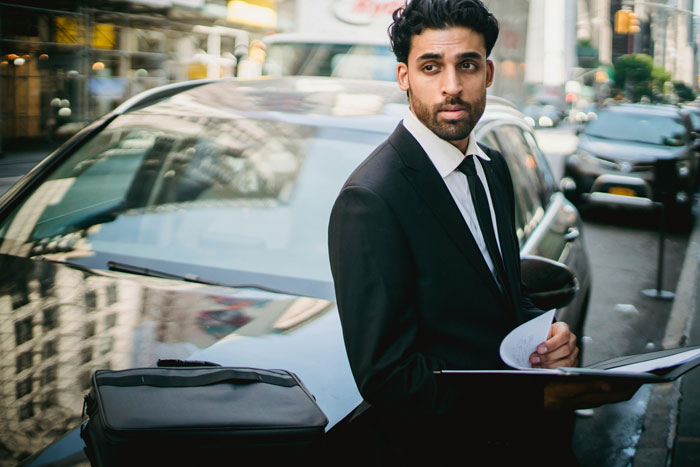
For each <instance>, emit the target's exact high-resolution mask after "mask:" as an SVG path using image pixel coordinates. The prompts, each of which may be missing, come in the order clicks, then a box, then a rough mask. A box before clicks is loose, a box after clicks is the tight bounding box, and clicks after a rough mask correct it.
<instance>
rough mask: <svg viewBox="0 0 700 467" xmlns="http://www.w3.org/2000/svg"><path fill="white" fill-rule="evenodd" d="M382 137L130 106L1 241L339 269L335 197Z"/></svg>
mask: <svg viewBox="0 0 700 467" xmlns="http://www.w3.org/2000/svg"><path fill="white" fill-rule="evenodd" d="M383 138H385V134H384V133H371V132H366V131H360V130H348V129H341V128H317V127H312V126H303V125H295V124H289V123H284V122H279V121H272V120H250V119H246V118H218V117H208V118H207V117H201V116H200V117H196V121H183V117H181V116H175V115H157V117H155V118H154V116H152V115H148V116H145V115H140V114H139V113H138V112H137V113H133V114H126V115H123V116H120V117H118V118H117V119H116V120H115V121H114V122H112V123H111V124H110V126H109V127H107V128H106V129H105V130H103V131H102V132H101V133H100V134H99V135H98V136H97V137H95V138H94V139H93V140H91V141H89V142H88V143H87V144H85V145H84V146H82V147H81V148H80V149H79V150H78V151H77V152H76V153H74V154H73V155H72V156H71V157H70V158H69V159H68V160H67V161H66V162H65V163H63V164H62V165H61V166H60V167H59V168H58V169H57V170H56V171H55V172H54V173H53V174H52V175H51V176H50V177H49V178H48V179H47V180H46V181H45V182H44V183H43V184H42V185H41V186H40V188H39V189H38V190H36V191H35V192H34V193H33V194H32V196H30V197H29V198H28V201H26V202H25V203H23V204H22V205H21V206H20V208H19V209H17V210H16V211H15V213H14V214H13V215H12V216H10V217H9V218H8V219H7V220H6V221H5V223H4V224H3V225H1V226H0V234H2V237H3V239H2V244H0V252H2V253H11V254H16V255H20V256H37V255H41V256H44V257H47V258H49V259H68V260H70V259H71V258H80V257H88V256H92V255H94V254H95V253H104V254H111V253H114V254H120V255H128V256H131V257H136V258H150V259H165V260H171V261H177V262H178V263H184V264H195V265H206V266H215V267H221V268H226V269H238V270H245V271H251V272H257V273H263V274H275V275H281V276H290V277H299V278H308V279H314V280H321V281H330V270H329V266H328V261H327V250H326V244H327V241H326V231H327V219H328V217H329V214H330V209H331V206H332V203H333V201H334V199H335V196H336V195H337V193H338V191H339V189H340V187H341V186H342V183H343V182H344V181H345V179H346V178H347V176H348V175H349V173H350V172H351V171H352V169H353V168H354V167H355V166H356V165H357V164H358V163H359V162H360V161H361V160H362V159H363V158H364V157H366V155H367V154H369V153H370V152H371V150H372V148H373V147H374V146H375V145H376V144H378V143H379V142H380V141H381V140H382V139H383ZM14 219H17V222H15V221H14ZM212 279H214V278H212Z"/></svg>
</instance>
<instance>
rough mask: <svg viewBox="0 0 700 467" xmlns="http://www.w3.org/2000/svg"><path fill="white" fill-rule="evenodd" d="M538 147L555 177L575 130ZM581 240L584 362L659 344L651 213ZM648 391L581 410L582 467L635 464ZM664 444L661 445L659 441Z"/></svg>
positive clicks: (670, 278) (10, 176)
mask: <svg viewBox="0 0 700 467" xmlns="http://www.w3.org/2000/svg"><path fill="white" fill-rule="evenodd" d="M537 138H538V142H539V144H540V146H541V148H542V150H543V152H544V153H545V154H546V156H547V158H548V161H549V163H550V165H551V168H552V170H553V171H554V173H555V175H556V176H557V178H559V177H560V176H561V173H562V164H563V158H564V156H565V155H566V154H568V153H570V152H571V151H573V150H574V148H575V145H576V136H575V131H574V128H573V127H572V126H569V125H564V126H561V127H557V128H553V129H548V130H538V131H537ZM48 152H50V148H49V147H46V148H39V147H37V148H29V149H28V150H27V151H23V152H18V153H16V154H15V153H12V154H5V155H4V156H3V157H2V158H0V193H3V192H4V191H6V190H7V189H8V188H9V187H10V186H11V184H12V183H13V182H14V181H15V180H16V179H18V178H19V176H20V175H21V174H23V173H25V172H26V171H28V170H29V169H30V168H31V166H33V165H34V164H36V163H37V162H38V161H39V160H40V159H41V158H42V157H43V156H44V155H45V154H48ZM582 214H583V217H584V232H583V234H584V239H585V242H586V246H587V249H588V252H589V256H590V261H591V267H592V274H593V287H592V294H591V302H590V305H589V311H588V319H587V323H586V327H585V332H584V335H583V336H579V337H580V338H581V339H582V341H583V343H584V347H585V351H584V356H583V364H584V365H585V364H592V363H595V362H598V361H601V360H605V359H608V358H612V357H616V356H620V355H625V354H633V353H639V352H643V351H645V350H654V349H659V348H660V347H661V343H662V341H663V339H664V333H665V331H666V325H667V322H668V320H669V315H670V313H671V309H672V306H673V301H661V300H657V299H654V298H649V297H647V296H645V295H644V294H643V293H642V290H644V289H655V288H656V285H657V255H658V247H659V234H658V230H657V223H656V219H654V218H653V217H651V216H649V215H648V214H642V213H633V212H620V211H593V210H583V212H582ZM687 246H688V234H667V237H666V243H665V261H664V274H663V277H662V288H663V289H665V290H670V291H675V288H676V285H677V283H678V279H679V275H680V271H681V266H682V264H683V261H684V258H685V255H686V249H687ZM651 393H652V391H651V387H650V386H649V385H647V386H643V387H642V388H641V389H640V390H639V391H638V392H637V394H636V395H635V397H634V398H632V399H631V400H630V401H628V402H624V403H619V404H612V405H607V406H604V407H600V408H596V409H594V410H592V411H581V412H580V414H579V416H578V417H577V420H576V429H575V433H574V449H575V451H576V453H577V455H578V457H579V460H580V462H581V464H582V465H584V466H587V465H599V466H604V467H618V466H619V467H622V466H628V465H632V464H633V463H634V460H635V453H636V449H637V443H638V441H639V439H640V434H641V432H642V423H643V420H644V415H645V413H646V409H647V406H648V403H649V400H650V397H651ZM658 443H659V447H662V445H663V440H659V441H658Z"/></svg>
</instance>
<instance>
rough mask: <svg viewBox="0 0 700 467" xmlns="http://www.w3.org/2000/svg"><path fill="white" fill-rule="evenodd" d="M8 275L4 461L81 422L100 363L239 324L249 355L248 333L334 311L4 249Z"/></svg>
mask: <svg viewBox="0 0 700 467" xmlns="http://www.w3.org/2000/svg"><path fill="white" fill-rule="evenodd" d="M0 279H2V280H0V283H2V284H4V285H5V286H4V287H2V288H0V346H1V348H2V355H3V359H2V363H1V364H0V370H2V374H3V379H2V385H3V390H4V394H5V395H9V394H11V395H12V397H3V399H2V400H3V403H2V404H0V419H1V420H2V421H3V427H2V430H0V446H1V447H2V453H3V456H4V457H3V461H2V462H0V464H1V465H19V464H21V461H22V460H26V459H25V458H26V456H27V455H28V453H33V452H37V451H39V450H41V449H43V448H45V447H46V446H48V445H50V444H51V443H53V442H55V441H56V440H57V439H59V438H61V437H62V436H63V435H64V434H65V433H67V432H69V431H71V430H73V429H74V428H75V427H76V426H77V425H79V424H80V422H81V420H82V416H81V408H82V406H83V400H82V398H83V395H84V394H86V393H87V392H88V391H89V389H90V379H91V376H92V374H93V372H94V371H95V370H97V369H113V370H120V369H125V368H132V367H143V366H153V365H155V363H156V362H157V361H158V359H187V358H189V357H190V356H191V355H192V354H193V353H195V352H197V351H199V349H203V348H207V347H209V346H211V345H213V344H214V343H216V342H217V341H219V340H220V339H222V338H227V337H230V338H233V337H234V334H233V333H234V332H235V336H236V337H237V340H236V342H235V344H232V345H229V347H228V350H229V352H230V353H232V354H233V353H235V352H236V351H237V352H239V353H240V354H241V355H249V354H247V353H246V352H245V351H244V349H245V346H246V345H253V344H251V343H249V341H246V340H245V339H241V338H240V336H254V337H262V336H268V337H269V336H271V335H274V336H278V337H280V338H285V339H286V338H290V339H294V333H295V331H297V330H300V329H302V328H305V329H308V328H309V327H312V325H313V324H318V323H319V319H320V318H322V317H323V316H324V315H326V313H327V312H328V311H330V310H331V309H332V303H330V302H328V301H326V300H316V299H310V298H300V297H292V296H280V295H274V294H268V293H264V292H258V291H251V290H232V289H228V288H221V287H208V286H201V285H197V284H183V283H179V284H177V287H173V286H172V284H169V283H168V281H164V280H159V279H145V278H139V280H138V281H133V280H129V279H125V278H124V276H122V275H114V274H111V273H104V274H100V275H96V274H90V273H86V272H84V271H82V270H79V269H74V268H71V267H66V266H64V265H57V264H54V263H50V262H46V261H28V260H26V259H23V258H15V257H11V256H6V255H0ZM266 349H267V350H268V351H270V352H274V346H273V347H269V346H268V347H266ZM270 349H273V350H270ZM251 358H252V357H251ZM29 434H31V436H30V435H29Z"/></svg>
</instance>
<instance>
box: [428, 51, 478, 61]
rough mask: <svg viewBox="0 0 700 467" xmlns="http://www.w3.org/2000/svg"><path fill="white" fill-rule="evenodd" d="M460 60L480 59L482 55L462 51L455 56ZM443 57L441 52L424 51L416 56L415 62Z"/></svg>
mask: <svg viewBox="0 0 700 467" xmlns="http://www.w3.org/2000/svg"><path fill="white" fill-rule="evenodd" d="M457 57H458V58H459V59H460V60H466V59H470V58H472V59H477V60H482V59H483V58H484V56H483V55H482V54H480V53H479V52H464V53H461V54H459V55H458V56H457ZM442 58H444V56H443V54H441V53H437V52H426V53H424V54H423V55H421V56H419V57H418V58H416V61H417V62H420V61H424V60H439V59H442Z"/></svg>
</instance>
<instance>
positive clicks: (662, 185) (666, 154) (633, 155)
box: [563, 104, 700, 226]
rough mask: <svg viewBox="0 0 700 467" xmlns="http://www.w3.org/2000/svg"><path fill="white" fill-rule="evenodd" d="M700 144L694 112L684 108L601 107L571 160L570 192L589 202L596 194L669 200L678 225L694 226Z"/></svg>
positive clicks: (566, 177) (568, 166)
mask: <svg viewBox="0 0 700 467" xmlns="http://www.w3.org/2000/svg"><path fill="white" fill-rule="evenodd" d="M699 143H700V139H698V134H697V133H695V132H694V131H693V126H692V122H691V119H690V116H689V111H688V110H684V109H682V108H680V107H677V106H672V105H645V104H623V105H619V106H611V107H607V108H602V109H600V111H599V112H598V118H597V119H595V120H592V121H590V122H589V123H588V124H587V125H586V126H585V128H584V130H583V131H582V132H581V133H580V135H579V141H578V147H577V148H576V151H575V152H574V153H573V154H571V155H569V156H568V157H567V158H566V161H565V167H564V178H563V183H564V185H567V184H568V186H569V188H568V190H567V196H568V197H569V198H570V199H571V200H573V201H574V202H576V203H585V201H586V199H585V194H587V193H591V192H605V193H610V194H616V195H624V196H636V197H644V198H649V199H652V200H654V201H660V202H662V203H664V204H665V206H666V208H667V210H668V216H669V219H670V220H672V221H673V222H674V224H677V225H679V226H681V225H689V223H690V219H691V218H692V205H693V203H692V201H693V196H694V195H695V193H696V192H697V189H698V149H699V148H700V146H699ZM610 175H613V176H614V177H609V176H610ZM572 182H573V183H572Z"/></svg>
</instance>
